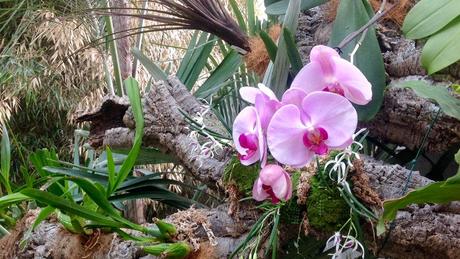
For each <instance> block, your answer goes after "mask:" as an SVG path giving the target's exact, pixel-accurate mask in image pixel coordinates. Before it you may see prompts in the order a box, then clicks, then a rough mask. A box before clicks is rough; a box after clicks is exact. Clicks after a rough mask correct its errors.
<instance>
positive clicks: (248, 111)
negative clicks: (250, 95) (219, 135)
mask: <svg viewBox="0 0 460 259" xmlns="http://www.w3.org/2000/svg"><path fill="white" fill-rule="evenodd" d="M242 134H255V135H257V138H258V142H259V146H258V149H260V148H261V147H263V146H264V145H265V144H264V145H261V143H263V141H264V140H263V139H264V138H263V135H262V134H261V129H260V120H259V116H258V115H257V111H256V109H255V108H254V107H246V108H244V109H243V110H242V111H241V112H240V113H239V114H238V116H236V118H235V121H234V122H233V142H234V144H235V148H236V150H237V151H238V153H240V154H242V155H247V152H246V151H247V149H246V148H244V147H242V146H241V144H240V136H241V135H242ZM260 154H261V152H260V150H258V151H257V152H256V153H255V154H254V155H253V156H252V157H250V158H249V159H247V160H242V161H241V163H242V164H244V165H250V164H253V163H255V162H256V161H257V160H259V158H260V157H261V156H260Z"/></svg>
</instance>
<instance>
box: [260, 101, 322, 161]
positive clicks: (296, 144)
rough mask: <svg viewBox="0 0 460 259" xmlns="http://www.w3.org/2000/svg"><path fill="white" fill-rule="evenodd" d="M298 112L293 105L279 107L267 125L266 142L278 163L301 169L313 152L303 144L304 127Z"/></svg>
mask: <svg viewBox="0 0 460 259" xmlns="http://www.w3.org/2000/svg"><path fill="white" fill-rule="evenodd" d="M300 116H301V115H300V110H299V108H297V107H296V106H295V105H293V104H288V105H286V106H283V107H281V108H280V109H279V110H278V111H277V112H276V113H275V114H274V115H273V118H272V120H271V122H270V124H269V125H268V130H267V142H268V147H269V149H270V151H271V154H272V155H273V157H274V158H275V159H276V160H277V161H278V162H280V163H283V164H287V165H291V166H294V167H301V166H304V165H306V164H307V163H308V162H310V160H311V159H312V158H313V154H314V153H313V152H311V151H310V150H308V149H307V148H306V147H305V146H304V144H303V141H302V139H303V135H304V134H305V132H306V127H305V126H304V125H303V124H302V121H301V117H300Z"/></svg>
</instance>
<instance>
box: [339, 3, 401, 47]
mask: <svg viewBox="0 0 460 259" xmlns="http://www.w3.org/2000/svg"><path fill="white" fill-rule="evenodd" d="M386 2H387V0H383V1H382V4H381V5H380V8H379V10H378V11H377V13H376V14H375V15H374V16H373V17H372V18H371V19H370V20H369V21H368V22H367V23H366V24H365V25H364V26H363V27H361V28H359V30H357V31H354V32H352V33H350V34H349V35H348V36H347V37H345V39H343V40H342V42H340V43H339V45H337V47H336V48H337V49H339V50H341V49H343V48H345V46H346V45H348V44H349V43H350V42H352V41H353V40H354V39H355V38H356V37H358V36H359V35H361V34H362V33H363V32H367V30H368V29H369V28H370V27H371V26H372V25H374V24H375V23H377V22H378V21H380V19H382V18H383V17H384V16H385V15H386V14H387V13H388V12H389V11H391V10H392V9H393V8H394V7H395V6H396V5H397V4H398V3H395V4H392V5H390V7H389V8H387V9H385V5H386Z"/></svg>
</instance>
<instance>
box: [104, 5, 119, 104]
mask: <svg viewBox="0 0 460 259" xmlns="http://www.w3.org/2000/svg"><path fill="white" fill-rule="evenodd" d="M105 3H106V4H105V5H106V6H105V7H107V8H110V6H109V2H105ZM104 18H105V29H106V30H107V34H106V35H107V36H106V37H107V43H108V45H109V49H110V56H111V57H112V64H113V71H114V76H115V85H116V94H117V95H118V96H122V95H123V78H122V76H121V67H120V59H119V55H118V46H117V41H116V40H115V38H114V35H115V34H114V33H113V21H112V16H110V15H107V16H105V17H104Z"/></svg>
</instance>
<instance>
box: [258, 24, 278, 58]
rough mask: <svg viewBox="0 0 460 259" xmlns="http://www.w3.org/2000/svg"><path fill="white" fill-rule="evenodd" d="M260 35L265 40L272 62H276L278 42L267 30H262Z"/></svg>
mask: <svg viewBox="0 0 460 259" xmlns="http://www.w3.org/2000/svg"><path fill="white" fill-rule="evenodd" d="M259 36H260V38H261V39H262V41H263V42H264V45H265V48H266V49H267V52H268V56H269V57H270V60H271V61H272V62H275V59H276V52H277V51H278V46H276V43H275V42H274V41H273V40H272V38H270V36H269V35H268V34H267V33H266V32H265V31H260V33H259Z"/></svg>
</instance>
